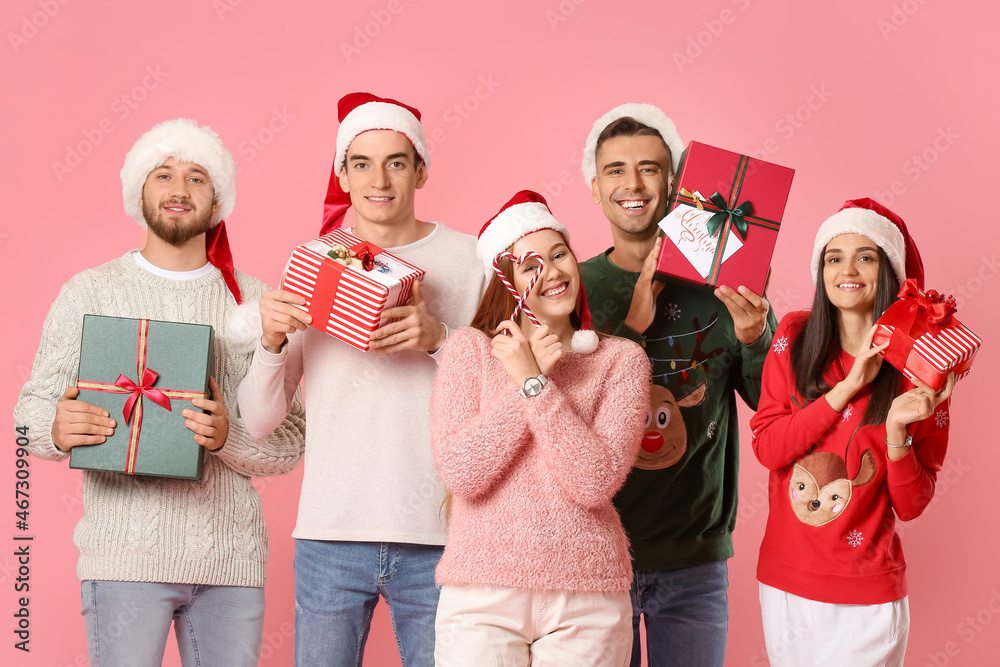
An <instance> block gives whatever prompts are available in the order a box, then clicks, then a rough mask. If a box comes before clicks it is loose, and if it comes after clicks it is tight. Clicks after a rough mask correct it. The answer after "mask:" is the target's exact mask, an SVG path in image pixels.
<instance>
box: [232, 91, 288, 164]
mask: <svg viewBox="0 0 1000 667" xmlns="http://www.w3.org/2000/svg"><path fill="white" fill-rule="evenodd" d="M292 120H295V114H293V113H291V112H290V111H288V108H287V107H281V108H280V109H279V108H278V107H273V108H272V109H271V117H270V118H268V119H267V120H266V121H265V122H264V125H263V126H261V128H260V129H259V130H257V131H256V132H255V133H253V134H248V135H247V136H246V137H244V139H243V141H241V142H240V143H239V145H237V146H236V153H237V155H239V156H241V157H244V158H246V159H245V160H244V161H242V162H241V161H240V160H239V159H237V160H236V173H237V174H239V173H240V169H242V168H243V165H244V164H246V163H248V162H251V161H252V160H254V159H255V158H256V157H257V156H258V155H259V154H260V153H262V152H264V151H265V150H266V149H267V147H268V146H269V145H270V144H271V142H273V141H274V139H275V137H277V136H278V135H279V134H281V133H282V132H284V131H285V130H286V129H287V128H288V124H289V122H290V121H292Z"/></svg>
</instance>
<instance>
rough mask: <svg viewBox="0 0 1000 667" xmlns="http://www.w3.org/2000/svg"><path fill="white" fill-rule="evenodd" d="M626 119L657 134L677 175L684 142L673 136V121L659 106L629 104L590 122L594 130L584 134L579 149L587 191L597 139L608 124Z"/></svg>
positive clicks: (675, 133)
mask: <svg viewBox="0 0 1000 667" xmlns="http://www.w3.org/2000/svg"><path fill="white" fill-rule="evenodd" d="M626 117H630V118H633V119H635V120H637V121H639V122H640V123H642V124H643V125H647V126H649V127H651V128H653V129H654V130H656V131H657V132H659V133H660V138H662V139H663V143H665V144H666V145H667V148H669V149H670V161H671V164H672V166H673V170H674V173H677V167H678V166H680V162H681V153H683V152H684V142H683V141H681V137H680V135H679V134H677V128H676V127H675V126H674V121H672V120H670V118H669V117H668V116H667V115H666V114H665V113H663V111H662V110H661V109H660V108H659V107H656V106H653V105H652V104H638V103H635V102H630V103H628V104H622V105H621V106H617V107H615V108H614V109H612V110H611V111H609V112H607V113H606V114H604V115H603V116H601V117H600V118H598V119H597V122H596V123H594V127H592V128H591V130H590V134H588V135H587V143H586V145H585V146H584V148H583V164H582V169H583V180H584V181H585V182H586V183H587V187H588V188H589V187H590V182H591V181H592V180H593V179H594V177H595V176H597V138H598V137H599V136H601V132H603V131H604V129H605V128H606V127H607V126H608V125H610V124H611V123H613V122H615V121H616V120H618V119H619V118H626Z"/></svg>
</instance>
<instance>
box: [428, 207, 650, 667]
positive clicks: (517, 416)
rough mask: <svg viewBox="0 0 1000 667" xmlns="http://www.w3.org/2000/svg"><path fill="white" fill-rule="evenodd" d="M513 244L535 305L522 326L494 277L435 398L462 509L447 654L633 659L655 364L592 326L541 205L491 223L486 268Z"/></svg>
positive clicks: (442, 455)
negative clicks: (636, 555) (628, 485)
mask: <svg viewBox="0 0 1000 667" xmlns="http://www.w3.org/2000/svg"><path fill="white" fill-rule="evenodd" d="M508 248H509V249H511V251H512V252H513V254H514V255H515V256H516V257H518V258H520V259H521V260H522V261H520V263H516V262H511V261H510V260H509V259H505V260H501V261H500V262H499V265H500V267H501V268H502V270H503V273H504V276H505V278H506V281H507V282H509V283H512V285H513V287H514V288H516V290H517V292H518V293H519V294H524V293H525V292H526V291H530V293H529V294H528V296H527V298H526V299H525V300H524V301H525V302H524V308H523V309H520V315H519V317H518V318H517V319H516V321H512V320H511V319H509V318H510V317H511V313H512V311H514V310H515V306H516V304H517V302H516V301H515V299H514V297H513V296H512V295H511V294H510V292H509V291H508V288H507V287H506V286H505V285H504V282H503V281H502V280H501V279H500V278H499V277H497V276H494V278H493V281H492V282H491V284H490V285H489V287H488V288H487V290H486V294H485V295H484V296H483V300H482V302H481V303H480V307H479V311H478V312H477V314H476V317H475V319H474V320H473V323H472V327H469V328H463V329H460V330H459V331H456V332H454V333H453V334H452V335H451V336H450V337H449V339H448V343H447V345H446V347H445V350H444V353H443V359H442V361H441V363H440V365H439V367H438V372H437V377H436V381H435V384H434V393H433V397H432V400H431V442H432V446H433V449H434V459H435V463H436V465H437V468H438V472H439V473H440V475H441V479H442V481H443V482H444V485H445V487H446V488H447V489H448V491H449V494H450V502H451V505H450V510H451V516H450V524H449V531H448V542H447V545H446V546H445V551H444V556H443V557H442V559H441V562H440V564H439V565H438V568H437V581H438V583H439V584H440V585H441V586H442V591H441V600H440V603H439V605H438V615H437V645H436V649H435V657H436V659H437V664H438V665H439V666H448V665H470V664H471V665H477V666H481V667H486V666H487V665H504V666H509V665H527V664H528V662H529V660H530V661H531V664H532V665H533V667H544V666H546V665H574V666H586V665H602V666H617V665H627V664H628V662H629V655H630V653H631V646H632V630H631V617H632V608H631V602H630V600H629V594H628V590H629V585H630V584H631V579H632V568H631V558H630V556H629V551H628V540H627V538H626V537H625V532H624V531H623V530H622V526H621V522H620V521H619V519H618V515H617V513H616V512H615V509H614V507H613V506H612V504H611V498H612V496H613V495H614V494H615V492H616V491H617V490H618V488H619V487H620V486H621V484H622V483H623V482H624V481H625V477H626V475H627V474H628V472H629V470H630V469H631V467H632V464H633V462H634V461H635V458H636V455H637V453H638V449H639V444H640V439H641V436H642V430H643V420H644V415H645V412H646V405H647V404H648V394H649V384H650V377H649V376H650V370H649V362H648V361H647V360H646V356H645V354H644V353H643V351H642V349H641V348H640V347H639V346H637V345H636V344H634V343H632V342H630V341H627V340H624V339H619V338H607V337H603V338H601V339H600V340H598V338H597V335H596V334H595V333H594V332H592V331H579V330H577V329H579V328H581V326H582V327H583V328H584V329H586V328H587V326H588V325H589V314H588V311H587V310H586V300H585V298H584V297H583V291H582V286H581V283H580V275H579V272H578V270H577V262H576V258H575V257H574V255H573V253H572V251H571V250H570V248H569V245H568V234H567V232H566V229H565V227H563V225H561V224H560V223H559V222H558V221H556V220H555V218H554V217H552V214H551V213H550V212H549V210H548V207H547V206H546V205H545V200H544V199H543V198H542V197H541V196H540V195H538V194H536V193H533V192H528V191H524V192H520V193H518V194H517V195H515V197H514V198H513V199H511V201H509V202H508V203H507V204H506V205H505V206H504V207H503V208H502V209H501V210H500V212H499V213H498V214H497V215H496V216H495V217H494V218H493V219H491V220H490V221H489V222H488V223H487V224H486V226H484V227H483V231H482V232H480V237H479V243H478V245H477V253H478V254H479V257H480V258H481V259H482V260H483V262H484V264H485V266H486V267H487V270H491V271H492V267H493V261H494V258H496V257H497V255H498V254H502V253H503V252H504V251H506V250H507V249H508ZM529 251H533V252H534V253H536V255H534V256H529V257H526V256H525V253H527V252H529ZM536 281H537V284H536ZM526 311H527V312H526ZM532 314H533V316H534V317H536V318H537V320H538V321H539V324H536V323H534V322H533V321H532Z"/></svg>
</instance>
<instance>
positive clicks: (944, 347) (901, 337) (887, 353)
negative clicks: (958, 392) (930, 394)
mask: <svg viewBox="0 0 1000 667" xmlns="http://www.w3.org/2000/svg"><path fill="white" fill-rule="evenodd" d="M899 297H900V298H899V301H896V302H895V303H893V304H892V305H891V306H889V307H888V308H886V310H885V313H883V314H882V317H880V318H879V321H878V322H876V324H878V329H877V330H876V331H875V336H874V338H873V340H872V345H873V346H875V345H881V344H882V343H885V342H888V343H889V347H888V348H886V349H885V350H883V351H882V352H881V355H882V356H883V357H884V358H885V360H886V361H888V362H889V363H890V364H892V365H893V366H895V367H896V368H897V369H898V370H899V371H900V372H901V373H903V375H905V376H906V377H908V378H909V379H910V380H920V381H921V382H923V383H924V384H927V385H929V386H931V387H932V388H934V389H935V390H937V389H940V388H941V387H942V386H944V381H945V378H946V377H947V375H948V373H954V374H955V380H961V379H962V378H963V377H965V376H966V375H968V374H969V371H970V370H972V362H973V360H974V358H975V356H976V353H977V352H978V351H979V348H980V346H982V344H983V339H982V338H980V337H979V336H977V335H976V334H975V333H974V332H973V331H972V330H971V329H970V328H969V327H967V326H965V325H964V324H962V323H961V322H960V321H959V320H958V318H957V317H955V316H954V315H953V313H954V310H955V308H954V300H953V299H950V298H948V299H945V298H944V297H942V296H941V295H940V294H938V293H937V292H935V291H933V290H930V291H928V292H923V291H922V290H919V289H918V288H917V287H916V283H915V282H914V281H912V280H907V281H906V282H904V283H903V287H902V288H901V289H900V293H899Z"/></svg>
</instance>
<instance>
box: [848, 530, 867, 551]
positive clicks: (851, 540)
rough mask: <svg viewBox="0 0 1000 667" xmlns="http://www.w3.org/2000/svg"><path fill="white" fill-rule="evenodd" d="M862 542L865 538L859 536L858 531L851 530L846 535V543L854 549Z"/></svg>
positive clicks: (859, 532)
mask: <svg viewBox="0 0 1000 667" xmlns="http://www.w3.org/2000/svg"><path fill="white" fill-rule="evenodd" d="M864 541H865V538H864V536H863V535H862V534H861V531H860V530H852V531H851V532H849V533H848V534H847V543H848V544H850V545H851V546H852V547H854V548H855V549H856V548H858V547H859V546H861V543H862V542H864Z"/></svg>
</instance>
